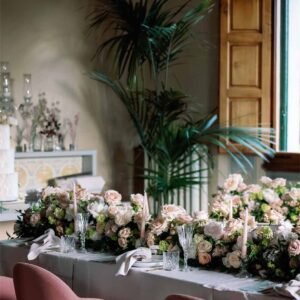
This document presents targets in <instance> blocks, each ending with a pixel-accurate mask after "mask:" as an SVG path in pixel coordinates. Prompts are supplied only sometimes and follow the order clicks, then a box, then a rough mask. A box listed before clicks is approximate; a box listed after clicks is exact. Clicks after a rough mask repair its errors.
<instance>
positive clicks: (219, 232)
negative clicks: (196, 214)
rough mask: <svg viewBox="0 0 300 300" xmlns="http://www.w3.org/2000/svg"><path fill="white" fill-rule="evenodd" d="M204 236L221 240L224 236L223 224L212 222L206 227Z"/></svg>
mask: <svg viewBox="0 0 300 300" xmlns="http://www.w3.org/2000/svg"><path fill="white" fill-rule="evenodd" d="M204 234H205V235H207V236H210V237H212V238H213V239H214V240H219V239H220V238H221V237H222V236H223V234H224V231H223V225H222V224H221V223H218V222H215V221H212V222H210V223H208V224H207V225H205V227H204Z"/></svg>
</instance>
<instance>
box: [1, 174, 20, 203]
mask: <svg viewBox="0 0 300 300" xmlns="http://www.w3.org/2000/svg"><path fill="white" fill-rule="evenodd" d="M17 199H18V174H17V173H11V174H0V201H14V200H17Z"/></svg>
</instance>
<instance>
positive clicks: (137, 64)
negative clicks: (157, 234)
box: [89, 0, 272, 209]
mask: <svg viewBox="0 0 300 300" xmlns="http://www.w3.org/2000/svg"><path fill="white" fill-rule="evenodd" d="M170 2H171V1H168V0H152V1H148V0H137V1H132V0H96V1H95V2H94V6H93V10H92V12H91V13H90V15H89V22H90V23H89V26H90V28H91V29H95V30H97V32H98V30H100V31H101V32H102V33H103V32H105V34H106V36H107V38H106V39H104V40H102V41H101V42H100V43H99V45H98V50H97V55H105V57H109V58H110V59H111V61H113V72H112V74H110V75H108V74H105V73H104V72H101V71H94V72H92V74H91V77H92V78H93V79H95V80H98V81H100V82H102V83H104V84H106V85H107V86H109V87H110V88H111V89H112V90H113V92H114V93H115V94H116V95H117V96H118V98H119V99H120V100H121V101H122V102H123V104H124V105H125V107H126V109H127V111H128V113H129V115H130V117H131V119H132V121H133V123H134V125H135V128H136V130H137V133H138V136H139V139H140V144H141V146H142V148H143V150H144V153H145V155H146V157H147V158H148V161H149V164H148V166H147V167H146V168H145V169H144V174H143V178H144V179H146V180H147V183H148V192H149V194H150V195H151V196H152V197H153V198H154V199H155V200H156V203H157V204H158V205H157V209H158V207H159V206H160V205H162V204H164V203H167V202H169V201H170V198H172V195H173V194H174V191H175V190H178V189H181V188H187V187H191V186H193V185H195V184H199V183H200V184H201V181H202V180H203V179H202V178H201V177H200V176H199V174H200V172H201V171H202V170H201V168H200V164H199V162H200V161H201V159H203V155H204V153H205V151H206V149H208V151H209V149H210V147H211V146H217V147H219V148H221V149H223V150H224V151H226V152H227V153H228V155H230V156H231V157H232V158H233V159H234V160H235V161H236V162H237V163H238V164H239V165H240V167H241V168H242V169H243V170H246V167H245V165H246V164H250V162H249V161H248V159H247V157H246V156H245V155H244V154H243V153H242V151H241V150H239V149H240V148H238V147H236V145H237V144H239V145H241V146H243V147H244V148H248V149H250V150H251V151H252V152H253V153H255V154H256V155H258V156H260V157H261V158H263V159H266V155H270V154H272V149H271V148H270V147H269V146H268V145H267V144H266V143H265V141H266V136H267V135H268V136H270V129H268V128H259V134H258V131H257V130H258V128H247V129H246V128H237V127H222V126H220V124H219V123H218V116H217V114H216V113H214V112H213V113H211V114H209V115H207V116H205V117H204V118H203V117H202V118H200V117H199V118H198V119H195V118H194V117H192V115H191V113H190V112H189V105H188V104H187V101H186V100H187V96H186V94H185V93H184V92H182V91H179V90H176V89H175V88H172V87H170V86H169V76H170V73H171V71H172V69H171V68H172V66H173V65H174V64H175V63H176V62H178V60H179V59H180V58H181V56H182V54H183V52H184V50H185V48H186V47H187V45H188V42H190V41H191V40H192V39H191V33H192V30H193V28H194V27H195V26H196V25H197V24H198V23H199V22H200V21H201V20H202V19H203V17H204V16H205V15H206V14H207V13H209V12H210V10H211V9H213V2H212V1H211V0H202V1H200V0H199V1H198V4H196V5H193V6H191V1H190V0H185V1H182V4H180V5H177V6H172V4H171V5H170ZM207 146H208V147H207ZM250 165H251V164H250ZM195 166H196V167H195ZM208 166H209V165H208ZM186 170H188V171H186Z"/></svg>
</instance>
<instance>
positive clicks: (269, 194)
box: [263, 189, 281, 205]
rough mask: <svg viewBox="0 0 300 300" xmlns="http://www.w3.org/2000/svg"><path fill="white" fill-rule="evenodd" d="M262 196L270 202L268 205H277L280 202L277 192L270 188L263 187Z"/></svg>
mask: <svg viewBox="0 0 300 300" xmlns="http://www.w3.org/2000/svg"><path fill="white" fill-rule="evenodd" d="M263 196H264V199H265V200H266V201H267V202H268V203H269V204H270V205H277V204H279V203H280V201H281V200H280V198H279V196H278V194H277V193H276V192H275V191H274V190H271V189H265V190H263Z"/></svg>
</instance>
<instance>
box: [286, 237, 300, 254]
mask: <svg viewBox="0 0 300 300" xmlns="http://www.w3.org/2000/svg"><path fill="white" fill-rule="evenodd" d="M288 252H289V254H290V256H297V255H300V240H293V241H290V244H289V248H288Z"/></svg>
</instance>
